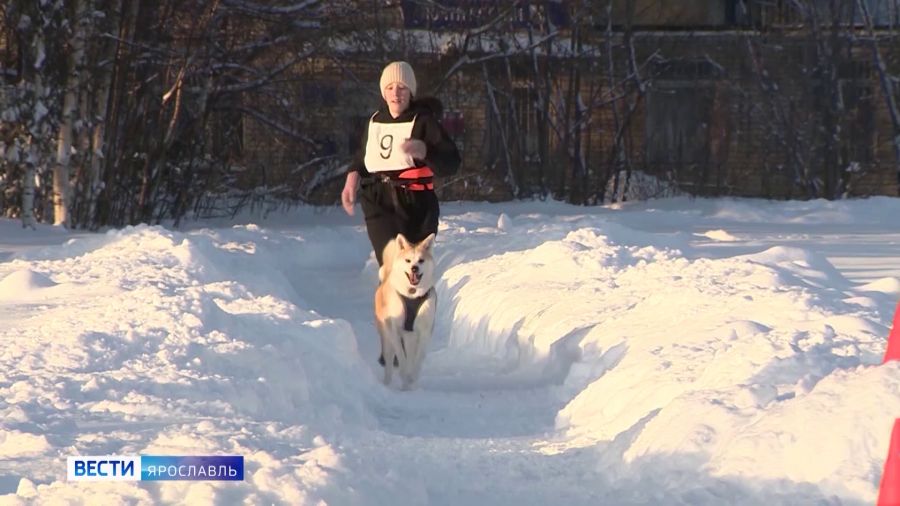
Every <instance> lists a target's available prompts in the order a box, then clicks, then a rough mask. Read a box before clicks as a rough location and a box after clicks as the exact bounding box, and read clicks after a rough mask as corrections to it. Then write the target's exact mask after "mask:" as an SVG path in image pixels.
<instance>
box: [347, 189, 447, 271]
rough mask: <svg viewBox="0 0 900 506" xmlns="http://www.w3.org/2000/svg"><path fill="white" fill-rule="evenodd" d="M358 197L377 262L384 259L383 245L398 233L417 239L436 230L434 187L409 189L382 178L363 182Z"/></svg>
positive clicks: (414, 241) (437, 207)
mask: <svg viewBox="0 0 900 506" xmlns="http://www.w3.org/2000/svg"><path fill="white" fill-rule="evenodd" d="M359 201H360V204H361V205H362V210H363V214H364V215H365V217H366V230H367V231H368V232H369V241H371V242H372V249H374V250H375V258H377V259H378V265H381V264H382V262H383V259H382V258H381V255H382V253H384V247H385V246H387V243H388V241H390V240H391V239H393V238H395V237H397V234H403V235H404V236H405V237H406V238H407V239H409V241H410V242H413V243H416V242H419V241H421V240H422V239H425V238H426V237H428V235H429V234H432V233H435V234H436V233H437V228H438V216H439V215H440V206H439V205H438V199H437V195H435V194H434V190H407V189H405V188H401V187H397V186H394V185H392V184H391V183H386V182H382V181H373V182H364V183H363V184H362V188H361V192H360V199H359Z"/></svg>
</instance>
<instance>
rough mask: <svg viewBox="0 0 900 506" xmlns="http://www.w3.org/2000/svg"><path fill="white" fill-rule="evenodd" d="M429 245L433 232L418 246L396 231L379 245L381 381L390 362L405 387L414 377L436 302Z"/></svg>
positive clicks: (387, 374)
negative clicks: (380, 252)
mask: <svg viewBox="0 0 900 506" xmlns="http://www.w3.org/2000/svg"><path fill="white" fill-rule="evenodd" d="M433 243H434V234H431V235H429V236H428V237H426V238H425V239H424V240H423V241H422V242H420V243H418V244H410V242H409V241H408V240H407V239H406V237H404V236H403V234H399V235H397V238H396V239H392V240H391V241H390V242H389V243H388V244H387V246H385V248H384V255H383V256H382V258H383V260H384V264H383V265H382V266H381V268H380V269H378V279H379V280H380V281H381V284H380V285H379V286H378V289H377V290H376V291H375V323H376V325H377V327H378V333H379V334H380V335H381V353H382V357H383V358H384V384H385V385H390V383H391V377H392V375H393V372H394V367H392V366H393V365H394V364H395V363H396V364H397V366H398V367H399V369H400V379H401V381H402V383H403V385H402V388H403V389H404V390H408V389H410V388H412V385H413V384H414V383H415V382H416V380H417V379H418V378H419V372H420V371H421V369H422V361H423V360H424V358H425V350H426V349H427V348H428V343H429V342H430V341H431V332H432V329H433V328H434V313H435V308H436V306H437V294H436V293H435V291H434V257H433V256H432V253H431V246H432V244H433ZM395 357H396V359H395Z"/></svg>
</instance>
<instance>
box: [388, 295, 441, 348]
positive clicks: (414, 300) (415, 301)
mask: <svg viewBox="0 0 900 506" xmlns="http://www.w3.org/2000/svg"><path fill="white" fill-rule="evenodd" d="M433 291H434V288H430V289H429V290H428V291H427V292H425V294H424V295H422V296H421V297H407V296H406V295H403V294H402V293H400V292H397V294H398V295H400V298H401V299H402V300H403V309H404V310H405V311H406V319H405V320H404V321H403V330H405V331H407V332H412V330H413V323H415V321H416V315H417V314H419V308H421V307H422V304H424V303H425V299H427V298H428V296H429V295H431V292H433ZM402 343H403V341H402V340H401V344H402ZM403 351H404V352H405V351H406V349H405V347H404V350H403Z"/></svg>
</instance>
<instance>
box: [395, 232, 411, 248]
mask: <svg viewBox="0 0 900 506" xmlns="http://www.w3.org/2000/svg"><path fill="white" fill-rule="evenodd" d="M397 246H400V249H401V250H405V249H409V248H410V247H411V245H410V244H409V239H407V238H406V236H405V235H403V234H397Z"/></svg>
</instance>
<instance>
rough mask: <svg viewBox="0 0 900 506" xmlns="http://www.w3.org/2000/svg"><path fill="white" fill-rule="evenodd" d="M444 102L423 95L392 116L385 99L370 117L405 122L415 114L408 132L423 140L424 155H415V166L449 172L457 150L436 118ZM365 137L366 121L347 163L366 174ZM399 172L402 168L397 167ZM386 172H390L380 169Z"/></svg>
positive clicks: (455, 162) (442, 173)
mask: <svg viewBox="0 0 900 506" xmlns="http://www.w3.org/2000/svg"><path fill="white" fill-rule="evenodd" d="M443 110H444V106H443V104H441V101H440V100H438V99H436V98H431V97H426V98H420V99H413V100H412V101H411V102H410V104H409V107H408V108H407V109H406V110H405V111H403V114H401V115H400V116H399V117H397V118H394V117H392V116H391V113H390V111H389V110H388V107H387V103H385V102H382V104H381V108H380V109H378V112H377V113H376V114H375V118H374V121H376V122H378V123H405V122H408V121H410V120H412V119H413V117H415V118H416V122H415V124H414V125H413V129H412V133H411V134H410V136H411V137H412V138H413V139H419V140H422V141H424V142H425V147H426V148H427V150H426V154H425V159H424V160H419V159H416V160H415V162H416V167H425V166H427V167H430V168H431V170H432V171H434V173H435V175H437V176H450V175H453V174H455V173H456V171H457V170H459V164H460V161H461V160H460V157H459V150H458V149H457V148H456V144H454V142H453V140H452V139H450V136H449V135H447V132H446V131H445V130H444V127H442V126H441V124H440V122H438V117H440V115H441V114H442V113H443ZM368 138H369V123H368V121H367V122H366V128H365V129H364V130H363V135H362V143H361V144H360V148H359V151H357V153H356V155H355V156H354V158H353V162H352V163H351V164H350V171H351V172H352V171H356V172H359V175H360V176H368V175H370V174H369V171H368V170H366V164H365V156H366V143H367V141H368ZM397 172H398V173H399V172H402V171H397ZM384 174H385V175H388V176H390V175H391V173H384Z"/></svg>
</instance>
